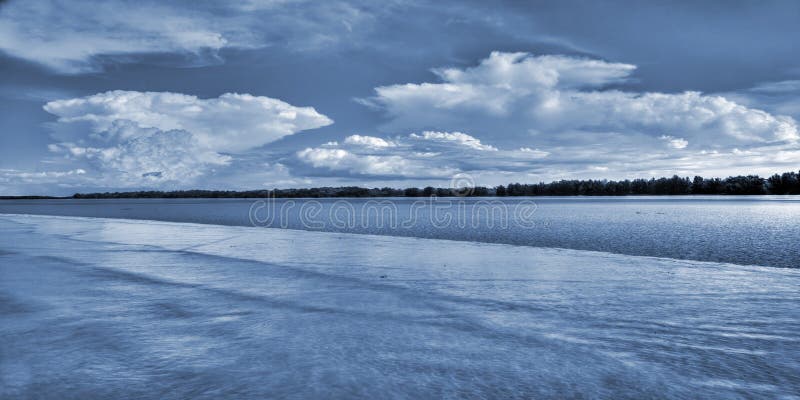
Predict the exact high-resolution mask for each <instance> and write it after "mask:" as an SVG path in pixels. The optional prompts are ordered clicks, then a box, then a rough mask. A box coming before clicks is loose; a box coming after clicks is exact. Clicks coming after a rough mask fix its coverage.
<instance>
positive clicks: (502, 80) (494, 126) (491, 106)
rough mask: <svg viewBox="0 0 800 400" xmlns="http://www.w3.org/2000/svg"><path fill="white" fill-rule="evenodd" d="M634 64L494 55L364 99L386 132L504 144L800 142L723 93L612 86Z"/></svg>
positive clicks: (787, 124)
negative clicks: (530, 140) (468, 136)
mask: <svg viewBox="0 0 800 400" xmlns="http://www.w3.org/2000/svg"><path fill="white" fill-rule="evenodd" d="M634 68H635V67H634V66H632V65H629V64H620V63H610V62H606V61H600V60H590V59H584V58H574V57H567V56H531V55H528V54H526V53H500V52H493V53H491V55H490V56H489V57H488V58H487V59H484V60H483V61H481V62H480V64H479V65H478V66H475V67H472V68H465V69H457V68H449V69H443V70H436V72H437V75H438V76H439V77H440V79H441V80H442V82H440V83H421V84H399V85H391V86H382V87H378V88H376V89H375V92H376V96H375V97H373V98H370V99H367V100H365V101H366V102H368V103H369V104H371V105H372V106H374V107H378V108H381V109H383V110H385V112H386V113H387V114H388V116H389V117H390V118H391V120H390V122H389V123H388V124H387V125H386V126H385V128H386V129H388V130H399V129H420V128H433V129H446V130H453V129H469V130H470V131H472V132H481V134H483V135H492V138H493V139H495V140H498V141H503V140H506V141H518V140H520V138H525V137H528V136H529V132H534V133H535V134H537V135H539V136H537V138H536V139H537V140H540V141H548V142H550V144H555V143H563V138H561V136H562V135H563V133H564V132H572V133H573V134H572V136H571V138H570V140H571V141H572V144H573V145H586V144H589V143H592V142H594V141H595V140H596V136H597V135H596V133H598V132H600V133H607V132H615V133H619V134H622V135H626V136H628V137H631V136H637V135H638V136H650V137H655V138H658V137H660V136H662V135H672V136H677V135H680V136H681V137H683V138H684V139H685V140H688V141H690V142H692V143H695V144H703V145H709V146H716V145H720V144H729V143H734V144H736V143H745V144H746V143H751V144H752V143H769V142H780V141H795V140H798V139H800V132H798V125H797V122H796V121H795V120H794V119H792V118H791V117H788V116H776V115H772V114H770V113H767V112H765V111H761V110H758V109H754V108H749V107H746V106H743V105H740V104H737V103H735V102H733V101H731V100H729V99H726V98H725V97H722V96H708V95H703V94H701V93H699V92H684V93H677V94H668V93H649V92H648V93H634V92H624V91H620V90H610V89H607V88H606V86H608V85H609V84H614V83H619V82H622V81H625V80H626V79H628V78H629V75H630V74H631V73H632V72H633V70H634ZM579 132H583V134H580V135H578V134H577V133H579Z"/></svg>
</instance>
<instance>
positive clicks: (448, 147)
mask: <svg viewBox="0 0 800 400" xmlns="http://www.w3.org/2000/svg"><path fill="white" fill-rule="evenodd" d="M351 138H353V136H349V137H348V138H347V139H345V140H344V142H342V143H341V144H339V143H338V142H328V143H326V144H324V145H322V146H320V147H314V148H311V147H309V148H306V149H304V150H302V151H299V152H297V154H296V156H297V159H298V160H299V161H300V162H301V165H300V166H296V170H298V171H302V168H301V167H302V166H303V165H306V166H310V167H313V168H316V169H322V170H324V171H329V172H330V171H344V172H346V173H347V174H348V175H352V176H361V177H369V176H372V177H385V178H391V179H398V178H407V179H427V178H447V177H450V176H452V175H453V174H455V173H458V172H463V171H480V170H483V169H502V168H511V169H516V168H517V167H519V166H520V165H524V164H525V163H526V162H527V161H529V160H532V159H540V158H544V157H547V156H548V153H547V152H543V151H540V150H532V149H527V150H509V151H503V150H499V149H498V148H496V147H494V146H491V145H487V144H483V143H481V142H480V141H479V140H477V139H476V138H474V137H472V136H470V135H468V134H466V133H463V132H431V131H426V132H422V133H411V134H408V135H401V136H396V137H393V138H392V140H386V139H384V138H380V137H376V136H360V135H359V136H358V139H351ZM348 139H350V140H348ZM383 142H386V143H391V145H390V146H365V145H364V143H383ZM305 173H308V174H314V173H315V172H314V171H305Z"/></svg>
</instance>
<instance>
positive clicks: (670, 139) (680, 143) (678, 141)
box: [659, 135, 689, 149]
mask: <svg viewBox="0 0 800 400" xmlns="http://www.w3.org/2000/svg"><path fill="white" fill-rule="evenodd" d="M659 139H661V140H664V141H666V142H667V145H668V146H669V147H672V148H673V149H685V148H686V146H688V145H689V142H688V141H687V140H686V139H682V138H676V137H674V136H668V135H662V136H661V137H660V138H659Z"/></svg>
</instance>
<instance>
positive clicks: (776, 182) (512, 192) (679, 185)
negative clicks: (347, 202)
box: [73, 172, 800, 199]
mask: <svg viewBox="0 0 800 400" xmlns="http://www.w3.org/2000/svg"><path fill="white" fill-rule="evenodd" d="M688 194H706V195H753V194H779V195H783V194H800V174H798V173H797V172H786V173H783V174H775V175H772V176H770V177H769V178H766V179H765V178H761V177H759V176H757V175H747V176H731V177H728V178H725V179H720V178H703V177H700V176H695V177H694V178H688V177H680V176H677V175H675V176H673V177H671V178H658V179H656V178H651V179H633V180H628V179H626V180H622V181H613V180H606V179H602V180H594V179H588V180H577V179H573V180H560V181H555V182H550V183H544V182H540V183H534V184H521V183H511V184H508V185H500V186H497V187H493V188H488V187H483V186H479V187H474V188H460V189H450V188H434V187H431V186H428V187H425V188H415V187H412V188H406V189H395V188H389V187H384V188H371V189H370V188H362V187H357V186H345V187H320V188H307V189H274V190H252V191H218V190H179V191H170V192H164V191H140V192H114V193H89V194H80V193H79V194H75V195H74V196H73V198H76V199H125V198H264V197H276V198H323V197H326V198H327V197H430V196H438V197H450V196H477V197H482V196H629V195H651V196H659V195H688Z"/></svg>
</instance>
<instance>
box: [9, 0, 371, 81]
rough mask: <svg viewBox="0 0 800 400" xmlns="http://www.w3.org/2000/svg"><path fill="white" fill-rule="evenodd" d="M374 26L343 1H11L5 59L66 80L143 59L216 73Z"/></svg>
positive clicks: (325, 43)
mask: <svg viewBox="0 0 800 400" xmlns="http://www.w3.org/2000/svg"><path fill="white" fill-rule="evenodd" d="M304 3H308V4H304ZM265 20H268V21H269V23H264V21H265ZM369 22H370V16H369V14H368V13H365V12H363V11H361V10H360V9H359V8H358V7H356V6H354V5H351V4H349V3H348V2H342V1H326V2H313V3H312V2H306V1H302V0H285V1H284V0H277V1H272V0H270V1H258V0H251V1H245V2H190V1H185V2H184V1H174V2H163V1H152V0H143V1H136V2H130V1H124V0H108V1H102V2H97V1H89V0H44V1H21V0H11V1H8V2H6V3H4V4H2V5H1V6H0V51H4V52H6V53H8V54H10V55H12V56H14V57H18V58H22V59H25V60H29V61H32V62H34V63H38V64H41V65H43V66H45V67H47V68H48V69H50V70H52V71H54V72H57V73H64V74H78V73H88V72H99V71H102V70H103V69H104V67H105V66H106V65H107V64H109V63H110V62H130V61H133V60H135V59H140V57H138V56H140V55H143V54H161V55H172V56H176V55H177V56H181V57H184V58H185V60H183V62H181V64H190V65H209V64H215V63H219V61H220V50H223V49H253V48H260V47H266V46H271V45H276V44H278V45H282V46H286V47H287V48H289V49H292V50H295V51H306V50H319V49H324V48H325V47H326V46H330V45H331V44H335V43H339V42H340V41H341V40H342V39H346V38H350V37H352V36H353V35H354V33H353V30H354V27H355V26H359V25H361V24H365V23H369Z"/></svg>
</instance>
